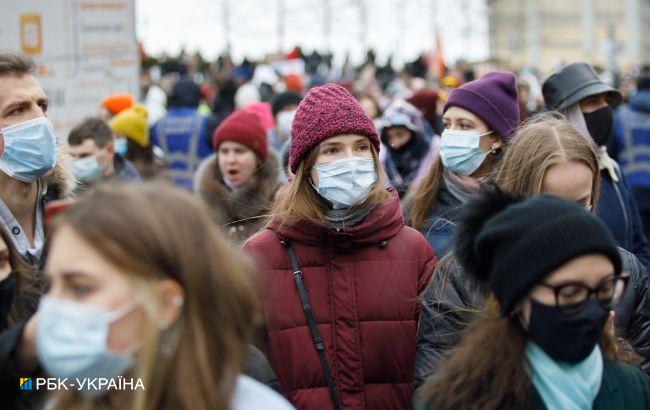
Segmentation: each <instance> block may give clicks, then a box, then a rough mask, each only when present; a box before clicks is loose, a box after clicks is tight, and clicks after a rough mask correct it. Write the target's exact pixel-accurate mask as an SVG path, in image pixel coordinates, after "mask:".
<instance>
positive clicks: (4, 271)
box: [0, 237, 11, 281]
mask: <svg viewBox="0 0 650 410" xmlns="http://www.w3.org/2000/svg"><path fill="white" fill-rule="evenodd" d="M10 273H11V262H9V247H8V246H7V243H6V242H5V241H4V240H3V239H2V237H0V281H1V280H3V279H5V278H6V277H7V276H9V274H10Z"/></svg>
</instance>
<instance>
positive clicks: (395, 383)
mask: <svg viewBox="0 0 650 410" xmlns="http://www.w3.org/2000/svg"><path fill="white" fill-rule="evenodd" d="M280 237H282V238H285V239H286V240H289V241H291V244H292V246H293V248H294V250H295V252H296V255H297V258H298V263H299V265H300V268H301V270H302V273H303V275H304V284H305V288H306V289H307V292H308V294H309V298H310V300H311V304H312V308H313V313H314V316H315V318H316V322H317V323H318V330H319V332H320V334H321V336H322V338H323V341H324V345H325V354H326V357H327V361H328V363H329V366H330V368H331V371H332V376H333V379H334V383H335V386H336V390H337V394H338V398H339V401H340V403H341V408H343V409H406V408H408V407H409V402H410V400H411V382H412V378H413V360H414V358H415V336H416V328H417V317H418V314H419V310H418V304H417V299H418V295H419V294H420V293H421V292H422V291H423V290H424V288H425V286H426V284H427V283H428V281H429V278H430V275H431V272H432V271H433V268H434V266H435V263H436V257H435V255H434V253H433V251H432V249H431V247H430V246H429V244H428V243H427V242H426V241H425V239H424V238H423V237H422V235H421V234H420V233H419V232H417V231H415V230H413V229H411V228H408V227H405V226H404V219H403V217H402V212H401V210H400V206H399V199H398V197H397V194H396V193H395V192H394V191H393V192H392V195H391V198H390V199H388V200H387V201H386V202H385V203H384V204H382V205H380V206H378V207H377V208H375V209H374V210H372V211H371V212H370V214H369V215H368V216H367V217H366V218H365V219H364V221H362V222H361V223H360V224H359V225H357V226H354V227H351V228H345V229H342V230H339V231H336V230H332V229H329V228H327V227H325V226H322V225H317V224H315V223H311V222H308V221H302V222H298V223H296V224H294V225H291V226H285V227H283V228H280V227H279V226H278V223H277V221H275V220H273V221H271V223H270V225H269V227H268V229H266V230H264V231H262V232H259V233H257V234H256V235H255V236H253V237H252V238H250V239H249V240H248V241H247V242H246V243H245V244H244V246H243V249H244V250H245V251H247V252H250V253H251V254H253V255H254V256H257V257H258V260H259V262H260V264H261V266H262V267H263V271H262V276H261V279H260V280H261V288H262V289H264V290H265V294H264V296H263V298H262V302H263V307H264V309H265V317H266V330H267V331H266V337H267V351H268V357H269V361H270V362H271V366H272V367H273V369H274V370H275V372H276V374H277V375H278V379H279V380H280V385H281V386H282V391H283V392H284V394H285V396H286V397H287V398H288V399H289V400H290V401H291V402H292V403H293V405H295V406H296V407H297V408H299V409H327V408H331V402H330V397H329V393H328V389H327V384H326V381H325V377H324V375H323V371H322V368H321V365H320V362H319V359H318V355H317V353H316V349H315V347H314V345H313V342H312V338H311V336H310V333H309V330H308V327H307V320H306V318H305V313H304V311H303V309H302V306H301V303H300V299H299V297H298V293H297V290H296V285H295V283H294V278H293V275H292V269H291V265H290V263H289V258H288V255H287V252H286V250H285V249H284V248H283V246H282V244H281V243H280Z"/></svg>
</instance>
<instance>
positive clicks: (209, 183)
mask: <svg viewBox="0 0 650 410" xmlns="http://www.w3.org/2000/svg"><path fill="white" fill-rule="evenodd" d="M278 169H279V166H278V160H277V159H276V158H275V156H274V155H269V157H268V159H267V160H266V162H264V164H262V166H261V167H259V168H257V169H256V170H255V173H254V174H253V175H252V176H251V178H250V180H249V181H247V183H246V184H245V185H244V186H243V187H241V189H239V190H238V191H236V192H233V191H232V190H231V189H230V188H228V187H227V186H226V185H225V183H224V181H223V175H222V174H221V171H220V170H219V163H218V158H217V154H212V155H210V156H209V157H208V158H206V159H205V160H204V161H203V162H202V163H201V165H200V166H199V168H198V169H197V171H196V174H195V176H194V191H195V192H196V193H197V194H198V195H199V197H200V198H201V199H202V200H203V201H204V202H205V203H206V204H207V205H208V207H209V208H210V211H211V212H212V215H213V218H214V220H215V221H216V222H217V224H218V225H220V226H221V227H222V229H223V230H224V232H225V233H226V235H227V236H228V239H230V241H231V242H232V243H234V244H235V245H241V244H242V243H244V241H245V240H246V239H248V238H249V237H251V236H252V235H253V234H254V233H256V232H257V231H259V230H260V228H261V227H262V224H263V222H264V221H266V220H267V214H268V212H269V210H270V209H271V204H272V203H273V199H274V196H275V193H276V192H277V190H278V188H279V182H278V173H279V170H278Z"/></svg>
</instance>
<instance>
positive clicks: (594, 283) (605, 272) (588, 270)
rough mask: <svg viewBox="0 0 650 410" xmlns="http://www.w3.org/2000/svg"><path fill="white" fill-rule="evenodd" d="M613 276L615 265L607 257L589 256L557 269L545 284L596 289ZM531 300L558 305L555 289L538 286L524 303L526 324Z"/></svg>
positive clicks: (573, 260)
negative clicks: (572, 285)
mask: <svg viewBox="0 0 650 410" xmlns="http://www.w3.org/2000/svg"><path fill="white" fill-rule="evenodd" d="M613 275H614V265H613V264H612V262H611V261H610V260H609V259H608V258H607V257H606V256H604V255H601V254H588V255H582V256H578V257H576V258H573V259H571V260H570V261H568V262H566V263H565V264H563V265H562V266H560V267H559V268H557V269H555V270H554V271H553V272H551V274H550V275H549V276H547V277H546V278H544V279H543V283H544V284H546V285H550V286H553V287H554V286H560V285H564V284H568V283H580V284H583V285H585V286H587V287H589V288H591V289H594V288H596V287H598V285H599V284H601V283H602V281H603V280H604V279H606V278H609V277H612V276H613ZM569 290H570V289H569ZM565 297H566V298H568V299H570V298H571V295H570V294H567V295H565ZM530 299H535V300H536V301H537V302H539V303H543V304H545V305H550V306H554V305H555V303H556V299H555V294H554V292H553V289H550V288H549V287H547V286H542V285H539V284H538V285H537V286H535V287H534V288H533V289H532V290H531V292H530V294H529V295H528V297H526V298H525V299H524V300H523V302H522V312H523V315H524V319H525V320H526V323H529V321H530Z"/></svg>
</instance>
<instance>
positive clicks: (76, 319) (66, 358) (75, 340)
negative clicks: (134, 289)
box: [36, 296, 136, 396]
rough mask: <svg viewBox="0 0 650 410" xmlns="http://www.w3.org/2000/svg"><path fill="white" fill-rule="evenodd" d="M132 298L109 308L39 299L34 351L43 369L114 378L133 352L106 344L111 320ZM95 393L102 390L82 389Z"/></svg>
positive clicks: (124, 310)
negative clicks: (118, 305)
mask: <svg viewBox="0 0 650 410" xmlns="http://www.w3.org/2000/svg"><path fill="white" fill-rule="evenodd" d="M135 306H136V303H135V302H129V303H127V304H126V305H124V306H122V307H120V308H118V309H115V310H113V311H108V310H104V309H98V308H94V307H91V306H88V305H86V304H83V303H78V302H74V301H70V300H62V299H53V298H51V297H48V296H44V297H43V298H42V299H41V302H40V305H39V308H38V312H39V319H38V322H37V324H36V351H37V354H38V360H39V362H40V363H41V365H42V366H43V368H44V369H45V371H46V372H47V373H48V374H49V375H50V376H53V377H58V378H61V379H62V378H78V379H84V378H85V379H93V378H107V379H110V378H116V377H117V376H120V375H123V374H124V372H125V371H126V370H127V369H128V368H129V367H130V366H131V365H132V364H133V362H134V358H133V354H132V352H128V353H119V354H118V353H111V352H109V351H108V346H107V345H106V342H107V339H108V332H109V328H110V326H111V323H113V322H115V321H117V320H119V319H120V318H122V317H124V316H125V315H126V314H127V313H129V312H130V311H131V310H133V309H134V308H135ZM81 392H82V393H83V394H85V395H88V396H95V395H98V394H101V393H102V391H97V390H92V389H91V390H82V391H81Z"/></svg>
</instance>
